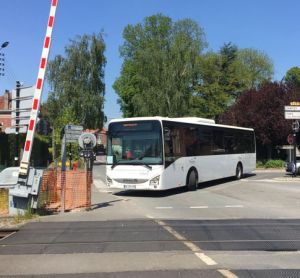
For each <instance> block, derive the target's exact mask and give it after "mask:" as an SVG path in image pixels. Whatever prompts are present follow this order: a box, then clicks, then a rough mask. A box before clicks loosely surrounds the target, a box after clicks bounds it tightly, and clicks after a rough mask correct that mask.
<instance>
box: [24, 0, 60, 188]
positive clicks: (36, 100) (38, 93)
mask: <svg viewBox="0 0 300 278" xmlns="http://www.w3.org/2000/svg"><path fill="white" fill-rule="evenodd" d="M57 3H58V0H52V2H51V8H50V15H49V19H48V26H47V31H46V36H45V40H44V45H43V51H42V57H41V61H40V67H39V72H38V78H37V82H36V87H35V91H34V97H33V102H32V109H31V112H30V119H29V125H28V130H27V135H26V141H25V146H24V152H23V156H22V160H21V163H20V170H19V180H18V181H19V183H26V180H27V175H28V169H29V163H30V155H31V150H32V145H33V139H34V132H35V128H36V121H37V116H38V111H39V108H40V102H41V97H42V90H43V85H44V80H45V73H46V65H47V61H48V56H49V51H50V45H51V36H52V30H53V25H54V20H55V13H56V7H57Z"/></svg>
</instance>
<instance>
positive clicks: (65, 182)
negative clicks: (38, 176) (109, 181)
mask: <svg viewBox="0 0 300 278" xmlns="http://www.w3.org/2000/svg"><path fill="white" fill-rule="evenodd" d="M91 185H92V172H90V171H84V170H77V171H73V170H68V171H63V172H62V171H61V170H60V169H56V168H53V169H52V168H51V169H47V170H45V171H44V174H43V178H42V183H41V186H40V192H39V196H38V210H39V211H42V212H60V211H70V210H77V209H89V208H90V207H91ZM8 197H9V190H8V189H5V188H0V216H8V214H9V208H8Z"/></svg>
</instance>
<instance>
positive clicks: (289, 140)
mask: <svg viewBox="0 0 300 278" xmlns="http://www.w3.org/2000/svg"><path fill="white" fill-rule="evenodd" d="M287 142H288V143H289V144H290V145H293V144H294V135H293V134H289V135H288V137H287Z"/></svg>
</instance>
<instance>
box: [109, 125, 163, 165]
mask: <svg viewBox="0 0 300 278" xmlns="http://www.w3.org/2000/svg"><path fill="white" fill-rule="evenodd" d="M162 163H163V156H162V139H161V124H160V122H159V121H136V122H134V121H130V122H115V123H111V124H110V125H109V127H108V141H107V164H109V165H115V166H116V165H123V164H129V165H146V166H149V165H157V164H160V165H161V164H162Z"/></svg>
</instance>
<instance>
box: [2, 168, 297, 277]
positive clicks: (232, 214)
mask: <svg viewBox="0 0 300 278" xmlns="http://www.w3.org/2000/svg"><path fill="white" fill-rule="evenodd" d="M98 167H101V166H98ZM96 170H97V167H96ZM102 170H103V169H102ZM97 173H98V176H97V174H95V176H96V183H95V185H96V187H95V188H94V191H93V209H92V210H91V211H88V212H77V213H68V214H59V215H54V216H50V217H43V218H41V219H40V220H39V221H36V222H32V223H28V224H27V225H25V226H24V227H23V228H22V229H21V230H19V231H18V232H16V233H14V234H12V235H11V236H9V237H6V238H5V239H3V240H1V241H0V277H9V276H12V277H105V278H107V277H109V278H115V277H116V278H119V277H128V278H129V277H146V278H150V277H151V278H152V277H155V278H157V277H164V278H173V277H178V278H179V277H184V278H185V277H188V278H191V277H231V278H235V277H300V215H299V213H300V203H299V193H300V186H299V184H300V183H299V181H298V180H293V181H290V180H289V181H281V176H282V175H283V173H277V174H276V173H275V174H274V173H269V174H268V173H267V174H266V173H258V174H256V175H254V176H251V177H248V178H246V179H245V180H244V181H238V182H237V181H233V180H225V181H219V182H216V183H209V184H205V185H202V188H201V189H199V190H197V191H196V192H185V191H184V190H175V191H171V192H164V193H153V192H152V193H149V192H120V191H115V190H111V189H108V188H106V187H105V186H104V185H103V183H102V182H101V179H102V177H100V176H101V174H100V173H101V171H100V170H99V171H98V172H97Z"/></svg>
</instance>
